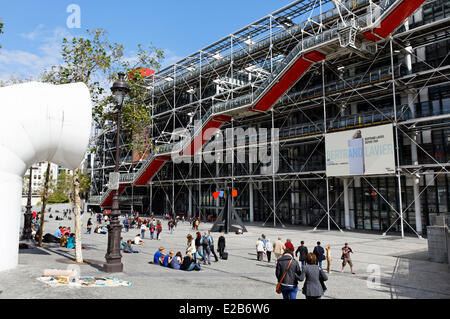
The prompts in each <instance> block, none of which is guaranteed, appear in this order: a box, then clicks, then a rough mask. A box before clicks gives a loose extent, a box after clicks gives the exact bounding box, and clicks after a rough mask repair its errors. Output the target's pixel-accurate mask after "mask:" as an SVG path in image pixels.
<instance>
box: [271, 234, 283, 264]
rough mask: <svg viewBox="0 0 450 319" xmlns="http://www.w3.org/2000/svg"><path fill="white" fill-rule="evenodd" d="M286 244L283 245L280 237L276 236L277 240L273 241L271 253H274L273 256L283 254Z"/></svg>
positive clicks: (277, 256) (278, 256) (276, 256)
mask: <svg viewBox="0 0 450 319" xmlns="http://www.w3.org/2000/svg"><path fill="white" fill-rule="evenodd" d="M285 249H286V246H284V244H283V242H282V241H281V237H278V240H277V241H276V242H274V243H273V253H274V254H275V258H276V259H278V258H280V257H281V256H282V255H283V254H284V250H285Z"/></svg>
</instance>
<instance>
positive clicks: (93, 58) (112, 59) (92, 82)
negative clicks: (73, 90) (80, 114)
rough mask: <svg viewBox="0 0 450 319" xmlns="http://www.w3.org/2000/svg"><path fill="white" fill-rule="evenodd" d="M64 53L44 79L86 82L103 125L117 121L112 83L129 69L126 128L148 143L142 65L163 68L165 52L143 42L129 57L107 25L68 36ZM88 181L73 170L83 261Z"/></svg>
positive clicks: (77, 253)
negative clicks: (83, 210) (84, 193)
mask: <svg viewBox="0 0 450 319" xmlns="http://www.w3.org/2000/svg"><path fill="white" fill-rule="evenodd" d="M61 54H62V60H63V64H62V65H58V66H54V67H52V68H51V69H50V70H48V71H46V72H44V74H43V76H42V79H43V81H45V82H50V83H54V84H66V83H75V82H83V83H85V84H86V85H87V87H88V88H89V90H90V93H91V99H92V102H93V118H94V121H95V122H96V123H98V124H100V125H102V124H105V123H106V122H108V121H111V122H112V123H113V122H114V121H115V113H116V105H115V103H114V99H113V98H112V96H111V94H110V92H109V88H108V87H109V86H110V83H111V82H112V81H113V80H114V79H115V77H116V73H117V71H118V70H124V69H125V70H126V71H127V74H129V80H130V89H131V92H130V95H129V97H130V98H129V100H128V101H127V102H126V103H125V105H124V107H123V110H122V114H123V116H122V121H123V125H122V128H123V130H124V132H126V133H128V135H129V136H136V140H139V141H136V142H134V143H131V144H132V145H133V146H135V147H136V148H138V147H140V146H141V145H145V143H146V141H145V137H144V138H141V136H143V131H144V129H145V126H144V125H148V124H149V123H150V111H149V110H150V107H151V106H150V105H148V103H146V97H147V92H148V90H147V89H146V88H145V81H144V77H143V75H142V74H141V73H140V72H139V68H141V67H145V68H155V69H159V67H160V61H161V60H162V59H163V58H164V54H163V52H162V51H161V50H159V49H156V48H154V47H153V46H151V45H150V46H149V48H148V49H143V48H142V46H141V45H139V46H138V51H137V56H136V58H135V59H126V58H125V57H124V47H123V46H122V45H120V44H118V43H111V42H110V41H109V40H108V39H107V36H106V32H105V31H104V30H103V29H96V30H91V31H89V30H88V31H87V32H86V36H85V37H79V38H77V37H74V38H72V39H71V40H70V41H69V40H68V39H66V38H64V39H63V42H62V50H61ZM102 81H103V82H104V83H105V85H107V87H106V88H105V87H104V86H102ZM111 106H112V107H111ZM85 182H86V178H84V177H83V175H80V170H79V169H76V170H75V171H74V174H73V194H74V196H73V199H74V215H75V237H76V239H75V246H76V250H75V259H76V261H77V262H80V263H81V262H83V259H82V257H81V215H80V203H81V201H80V193H81V191H82V188H81V187H82V186H83V185H85V184H86V183H85ZM80 184H81V185H80Z"/></svg>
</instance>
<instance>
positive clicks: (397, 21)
mask: <svg viewBox="0 0 450 319" xmlns="http://www.w3.org/2000/svg"><path fill="white" fill-rule="evenodd" d="M424 2H425V0H403V1H402V2H401V3H400V4H399V5H398V6H397V7H396V8H395V9H394V10H392V11H391V13H389V14H388V15H387V16H386V18H384V19H383V20H382V21H381V22H380V24H379V25H378V26H377V27H375V28H374V29H373V30H372V32H373V33H375V34H376V35H379V36H380V37H382V38H386V37H387V36H388V35H390V34H391V33H392V32H393V31H394V30H395V29H397V28H398V27H399V26H400V25H401V24H402V23H403V22H404V21H405V20H406V19H407V18H408V17H409V16H410V15H411V14H413V13H414V11H416V10H417V8H419V7H420V6H421V5H422V4H423V3H424ZM364 37H366V38H367V39H369V40H371V41H373V42H377V41H379V40H380V39H378V38H377V37H376V36H375V35H373V34H371V32H370V31H367V32H364Z"/></svg>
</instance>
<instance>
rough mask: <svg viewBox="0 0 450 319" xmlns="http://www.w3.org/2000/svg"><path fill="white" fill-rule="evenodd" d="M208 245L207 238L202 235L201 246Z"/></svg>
mask: <svg viewBox="0 0 450 319" xmlns="http://www.w3.org/2000/svg"><path fill="white" fill-rule="evenodd" d="M209 245H210V242H209V238H208V237H205V236H203V237H202V246H203V247H209Z"/></svg>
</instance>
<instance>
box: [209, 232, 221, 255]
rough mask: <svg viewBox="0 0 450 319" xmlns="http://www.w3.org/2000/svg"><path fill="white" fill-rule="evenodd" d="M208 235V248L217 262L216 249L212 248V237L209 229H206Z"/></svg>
mask: <svg viewBox="0 0 450 319" xmlns="http://www.w3.org/2000/svg"><path fill="white" fill-rule="evenodd" d="M208 237H209V239H210V245H209V249H210V250H211V254H212V255H213V256H214V259H215V261H216V262H218V261H219V258H217V255H216V251H215V250H214V239H213V237H212V236H211V232H210V231H209V230H208Z"/></svg>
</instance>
